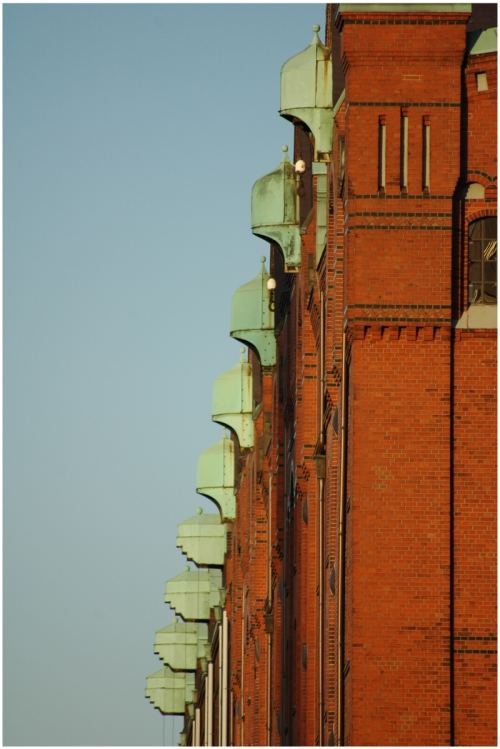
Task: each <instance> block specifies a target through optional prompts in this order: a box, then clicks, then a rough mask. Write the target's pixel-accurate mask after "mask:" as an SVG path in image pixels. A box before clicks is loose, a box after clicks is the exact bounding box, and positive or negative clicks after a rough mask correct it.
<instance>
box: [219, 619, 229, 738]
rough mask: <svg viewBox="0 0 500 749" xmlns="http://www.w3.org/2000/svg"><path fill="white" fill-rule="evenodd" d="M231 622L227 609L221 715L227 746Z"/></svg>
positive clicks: (223, 631) (223, 621)
mask: <svg viewBox="0 0 500 749" xmlns="http://www.w3.org/2000/svg"><path fill="white" fill-rule="evenodd" d="M228 635H229V622H228V619H227V611H226V610H225V609H224V611H223V612H222V715H221V718H222V720H221V723H222V726H221V746H227V686H228V671H229V669H228V666H229V664H228V662H227V661H228V654H229V643H228Z"/></svg>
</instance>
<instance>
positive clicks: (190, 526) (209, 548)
mask: <svg viewBox="0 0 500 749" xmlns="http://www.w3.org/2000/svg"><path fill="white" fill-rule="evenodd" d="M226 537H227V527H226V524H225V523H223V522H222V521H221V518H220V515H210V514H207V515H206V514H205V513H204V512H203V511H202V510H201V509H200V511H199V513H198V514H197V515H195V516H194V517H191V518H188V519H187V520H184V522H182V523H179V525H178V526H177V547H178V548H179V549H182V552H183V553H184V554H185V555H186V556H187V558H188V559H189V560H190V561H193V562H196V564H198V565H210V566H218V567H222V566H223V565H224V555H225V553H226V547H227V540H226Z"/></svg>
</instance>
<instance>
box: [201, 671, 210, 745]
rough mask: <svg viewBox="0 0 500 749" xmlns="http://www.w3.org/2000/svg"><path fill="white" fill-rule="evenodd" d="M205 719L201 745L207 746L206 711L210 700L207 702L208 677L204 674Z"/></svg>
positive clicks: (208, 708)
mask: <svg viewBox="0 0 500 749" xmlns="http://www.w3.org/2000/svg"><path fill="white" fill-rule="evenodd" d="M204 702H205V720H204V724H205V725H204V729H205V730H204V734H205V735H204V741H203V746H208V745H209V744H208V712H209V710H210V702H209V695H208V677H207V676H205V700H204Z"/></svg>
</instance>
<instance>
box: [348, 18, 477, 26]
mask: <svg viewBox="0 0 500 749" xmlns="http://www.w3.org/2000/svg"><path fill="white" fill-rule="evenodd" d="M342 22H343V23H345V24H346V25H348V24H349V25H351V26H463V25H464V24H466V23H467V19H457V18H440V19H439V20H438V19H430V18H370V19H367V18H344V17H342Z"/></svg>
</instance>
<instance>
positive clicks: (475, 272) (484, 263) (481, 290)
mask: <svg viewBox="0 0 500 749" xmlns="http://www.w3.org/2000/svg"><path fill="white" fill-rule="evenodd" d="M496 303H497V219H496V216H491V217H488V218H480V219H479V220H478V221H473V222H472V224H470V226H469V304H496Z"/></svg>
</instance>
